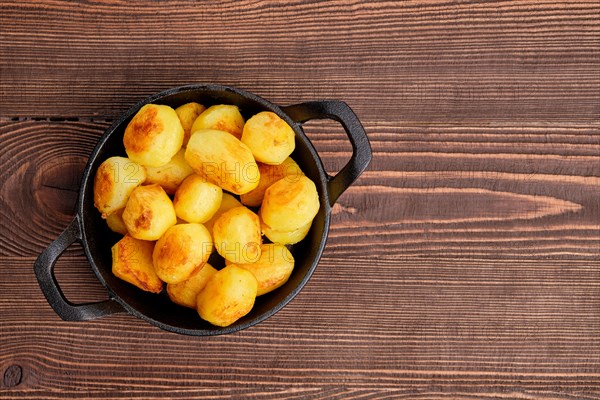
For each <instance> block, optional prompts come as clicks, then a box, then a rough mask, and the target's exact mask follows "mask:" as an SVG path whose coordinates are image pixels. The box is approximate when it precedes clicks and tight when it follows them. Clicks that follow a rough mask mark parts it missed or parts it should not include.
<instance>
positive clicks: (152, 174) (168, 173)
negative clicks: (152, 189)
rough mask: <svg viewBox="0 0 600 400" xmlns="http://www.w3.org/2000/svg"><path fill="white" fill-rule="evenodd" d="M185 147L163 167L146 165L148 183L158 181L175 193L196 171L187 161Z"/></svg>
mask: <svg viewBox="0 0 600 400" xmlns="http://www.w3.org/2000/svg"><path fill="white" fill-rule="evenodd" d="M184 155H185V149H181V150H179V151H178V152H177V154H175V155H174V156H173V158H172V159H171V161H169V162H168V163H166V164H165V165H163V166H161V167H146V183H156V184H158V185H160V186H162V188H163V189H165V192H167V193H168V194H175V191H176V190H177V188H178V187H179V185H181V182H183V180H184V179H185V178H186V177H187V176H189V175H191V174H193V173H194V170H193V169H192V167H190V166H189V165H188V163H187V161H185V157H184Z"/></svg>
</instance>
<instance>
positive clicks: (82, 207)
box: [34, 85, 372, 336]
mask: <svg viewBox="0 0 600 400" xmlns="http://www.w3.org/2000/svg"><path fill="white" fill-rule="evenodd" d="M190 101H196V102H199V103H201V104H203V105H205V106H207V107H208V106H209V105H211V104H235V105H237V106H238V107H239V108H240V110H241V112H242V114H243V115H244V117H245V118H246V119H247V118H249V117H250V116H251V115H253V114H256V113H258V112H260V111H272V112H274V113H276V114H277V115H279V116H280V117H281V118H283V119H284V120H285V121H286V122H287V123H288V124H290V126H291V127H292V128H293V129H294V131H295V132H296V150H295V151H294V153H293V154H292V158H293V159H294V160H296V162H297V163H298V164H299V165H300V167H301V168H302V170H303V171H304V173H305V174H306V176H308V177H309V178H310V179H312V180H313V181H314V182H315V184H316V186H317V190H318V192H319V196H320V201H321V207H320V210H319V213H318V214H317V216H316V217H315V220H314V222H313V225H312V227H311V229H310V232H309V234H308V236H307V237H306V238H305V239H304V240H303V241H302V242H300V243H298V244H296V245H294V246H293V248H292V249H291V250H292V253H293V254H294V257H295V260H296V265H295V267H294V271H293V273H292V276H291V277H290V279H289V280H288V282H287V283H286V284H285V285H284V286H282V287H280V288H279V289H277V290H275V291H273V292H271V293H269V294H266V295H263V296H260V297H258V298H257V300H256V303H255V305H254V308H253V309H252V311H251V312H250V313H249V314H248V315H246V316H245V317H243V318H241V319H240V320H238V321H237V322H235V323H234V324H232V325H230V326H228V327H225V328H220V327H216V326H213V325H211V324H209V323H208V322H205V321H203V320H202V319H200V317H199V316H198V314H197V313H196V312H195V310H192V309H187V308H184V307H180V306H177V305H175V304H173V303H172V302H171V301H169V299H168V296H167V295H166V294H165V293H164V291H163V293H161V294H159V295H156V294H150V293H147V292H143V291H141V290H139V289H137V288H136V287H134V286H133V285H130V284H128V283H126V282H124V281H122V280H120V279H118V278H116V277H115V276H114V275H113V274H112V272H111V251H110V248H111V247H112V245H113V244H115V243H116V242H117V241H118V240H119V239H120V236H119V235H117V234H115V233H113V232H111V231H110V230H109V229H108V227H107V225H106V223H105V221H104V220H102V218H101V217H100V213H99V212H98V211H97V210H96V209H95V208H94V205H93V203H94V202H93V193H92V190H93V182H94V175H95V173H96V169H97V168H98V166H99V165H100V163H101V162H102V161H104V160H106V159H107V158H108V157H111V156H115V155H122V156H125V151H124V148H123V132H124V130H125V127H126V126H127V124H128V123H129V121H130V120H131V118H132V117H133V115H135V113H136V112H137V111H138V110H139V109H140V107H142V106H143V105H144V104H147V103H157V104H167V105H170V106H171V107H178V106H180V105H182V104H185V103H188V102H190ZM326 118H328V119H333V120H335V121H338V122H339V123H340V124H341V125H342V127H343V128H344V130H345V131H346V134H347V135H348V138H349V139H350V142H351V143H352V158H351V159H350V161H349V162H348V164H346V166H344V168H342V170H341V171H340V172H339V173H338V174H337V175H335V176H333V177H332V176H329V175H328V174H327V173H326V172H325V170H324V169H323V163H322V162H321V159H320V158H319V156H318V155H317V152H316V150H315V148H314V147H313V145H312V144H311V142H310V141H309V140H308V138H307V137H306V135H305V134H304V131H303V130H302V123H304V122H306V121H309V120H311V119H326ZM371 157H372V155H371V146H370V144H369V140H368V139H367V135H366V133H365V131H364V129H363V127H362V125H361V123H360V121H359V120H358V118H357V117H356V115H355V114H354V112H352V110H351V109H350V107H348V105H347V104H346V103H344V102H341V101H311V102H306V103H301V104H295V105H291V106H286V107H279V106H277V105H275V104H273V103H270V102H269V101H267V100H265V99H262V98H260V97H258V96H256V95H254V94H252V93H248V92H245V91H243V90H239V89H235V88H231V87H227V86H221V85H191V86H183V87H179V88H175V89H170V90H166V91H164V92H161V93H158V94H156V95H153V96H150V97H148V98H147V99H145V100H143V101H141V102H140V103H138V104H136V105H135V106H134V107H133V108H131V109H130V110H129V111H127V112H126V113H125V114H124V115H123V116H121V117H120V118H119V119H118V120H117V121H115V123H113V124H112V126H111V127H110V128H109V129H108V130H107V131H106V132H105V134H104V135H103V136H102V138H101V139H100V141H99V142H98V144H97V146H96V148H95V149H94V151H93V153H92V155H91V156H90V159H89V161H88V163H87V166H86V168H85V171H84V172H83V178H82V184H81V189H80V192H79V200H78V203H77V214H76V215H75V218H74V219H73V221H72V222H71V223H70V224H69V226H68V227H67V228H66V229H65V230H64V232H62V233H61V234H60V236H59V237H58V238H57V239H56V240H55V241H54V242H53V243H52V244H50V246H48V248H47V249H45V250H44V251H43V252H42V253H41V254H40V256H39V257H38V259H37V260H36V262H35V264H34V270H35V274H36V276H37V279H38V282H39V284H40V287H41V289H42V291H43V292H44V295H45V296H46V299H47V300H48V303H50V305H51V306H52V308H53V309H54V311H56V313H57V314H58V315H59V316H60V317H61V318H62V319H64V320H66V321H85V320H91V319H94V318H99V317H102V316H105V315H110V314H115V313H120V312H124V311H126V312H128V313H130V314H133V315H135V316H137V317H139V318H141V319H143V320H146V321H148V322H149V323H151V324H153V325H156V326H158V327H159V328H161V329H164V330H167V331H172V332H176V333H180V334H187V335H196V336H205V335H218V334H224V333H231V332H235V331H239V330H241V329H245V328H248V327H250V326H252V325H255V324H257V323H259V322H261V321H263V320H265V319H266V318H268V317H270V316H271V315H273V314H275V313H276V312H277V311H279V310H280V309H281V308H282V307H283V306H285V305H286V304H287V303H288V302H289V301H290V300H292V299H293V298H294V297H295V296H296V295H297V294H298V292H299V291H300V290H301V289H302V288H303V287H304V285H305V284H306V282H307V281H308V279H309V278H310V276H311V275H312V273H313V271H314V269H315V267H316V266H317V263H318V261H319V258H320V257H321V254H322V252H323V248H324V247H325V241H326V239H327V233H328V230H329V221H330V217H331V207H332V206H333V204H334V203H335V201H336V200H337V198H338V197H339V196H340V195H341V194H342V193H343V192H344V191H345V190H346V189H347V188H348V187H349V186H350V185H351V184H352V183H353V182H354V181H355V180H356V179H357V178H358V176H359V175H360V174H361V173H362V172H363V171H364V170H365V168H366V167H367V166H368V165H369V162H370V161H371ZM75 241H79V242H80V243H81V244H82V245H83V249H84V251H85V255H86V256H87V259H88V261H89V263H90V265H91V267H92V269H93V271H94V273H95V274H96V276H97V277H98V279H99V280H100V282H101V283H102V284H103V285H104V286H105V287H106V289H107V290H108V294H109V299H108V300H105V301H100V302H97V303H86V304H73V303H71V302H70V301H69V300H67V299H66V297H65V296H64V295H63V293H62V291H61V289H60V286H59V285H58V282H57V281H56V278H55V276H54V264H55V263H56V260H57V259H58V257H59V256H60V255H61V254H62V253H63V252H64V251H65V250H66V248H67V247H68V246H70V245H71V244H72V243H74V242H75ZM216 267H217V268H218V267H219V265H216Z"/></svg>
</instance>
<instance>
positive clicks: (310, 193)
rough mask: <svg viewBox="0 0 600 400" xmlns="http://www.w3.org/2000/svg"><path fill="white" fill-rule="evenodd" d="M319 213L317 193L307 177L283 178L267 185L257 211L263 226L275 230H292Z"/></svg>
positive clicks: (303, 224) (306, 222)
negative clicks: (265, 225)
mask: <svg viewBox="0 0 600 400" xmlns="http://www.w3.org/2000/svg"><path fill="white" fill-rule="evenodd" d="M318 211H319V194H318V193H317V188H316V186H315V184H314V182H313V181H311V180H310V179H309V178H307V177H306V176H304V175H302V176H298V177H297V179H293V180H292V179H287V178H283V179H280V180H278V181H277V182H275V183H274V184H272V185H271V186H269V188H268V189H267V190H266V192H265V197H264V199H263V203H262V205H261V208H260V215H261V218H262V220H263V221H264V223H265V224H267V225H268V226H269V227H270V228H271V229H274V230H276V231H286V232H290V231H295V230H297V229H299V228H301V227H303V226H305V225H306V224H308V223H309V222H310V221H312V220H313V218H314V217H315V216H316V215H317V212H318Z"/></svg>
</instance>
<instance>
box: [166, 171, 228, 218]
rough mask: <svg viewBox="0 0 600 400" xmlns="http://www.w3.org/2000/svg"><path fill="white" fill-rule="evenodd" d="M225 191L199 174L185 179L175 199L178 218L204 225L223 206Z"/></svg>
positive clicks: (174, 204)
mask: <svg viewBox="0 0 600 400" xmlns="http://www.w3.org/2000/svg"><path fill="white" fill-rule="evenodd" d="M222 198H223V190H222V189H221V188H220V187H219V186H217V185H215V184H214V183H210V182H207V181H206V180H205V179H204V178H202V177H201V176H199V175H197V174H192V175H190V176H188V177H187V178H185V180H184V181H183V182H182V183H181V185H180V186H179V188H178V189H177V191H176V192H175V198H174V199H173V206H174V207H175V213H176V214H177V216H178V217H179V218H181V219H183V220H185V221H188V222H195V223H204V222H206V221H208V220H210V219H211V218H212V216H213V215H214V214H215V213H216V212H217V210H218V209H219V206H220V205H221V200H222Z"/></svg>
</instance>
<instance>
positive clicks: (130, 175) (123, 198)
mask: <svg viewBox="0 0 600 400" xmlns="http://www.w3.org/2000/svg"><path fill="white" fill-rule="evenodd" d="M145 180H146V169H145V168H144V167H142V166H141V165H139V164H137V163H134V162H133V161H131V160H130V159H128V158H125V157H110V158H108V159H106V160H104V162H102V164H100V166H99V167H98V170H97V171H96V175H95V177H94V206H95V207H96V208H97V209H98V211H100V213H102V218H106V217H108V216H109V215H110V214H112V213H113V212H115V211H117V210H119V209H121V208H123V207H125V204H126V203H127V199H128V198H129V195H130V194H131V192H132V191H133V189H135V188H136V187H138V186H140V185H141V184H142V183H144V181H145Z"/></svg>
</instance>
